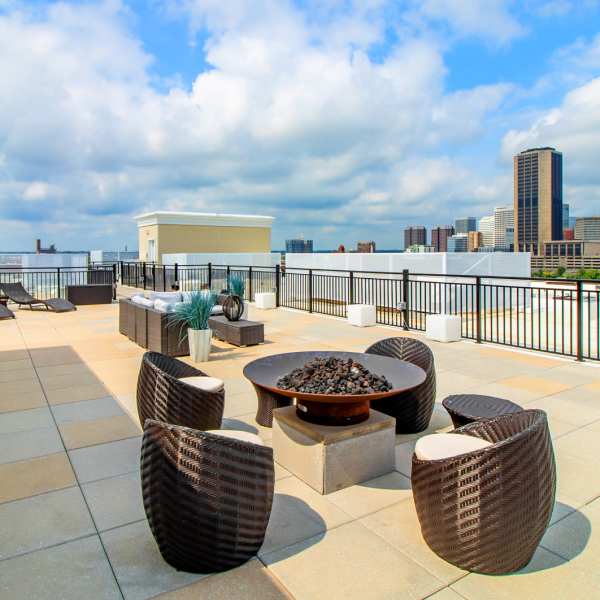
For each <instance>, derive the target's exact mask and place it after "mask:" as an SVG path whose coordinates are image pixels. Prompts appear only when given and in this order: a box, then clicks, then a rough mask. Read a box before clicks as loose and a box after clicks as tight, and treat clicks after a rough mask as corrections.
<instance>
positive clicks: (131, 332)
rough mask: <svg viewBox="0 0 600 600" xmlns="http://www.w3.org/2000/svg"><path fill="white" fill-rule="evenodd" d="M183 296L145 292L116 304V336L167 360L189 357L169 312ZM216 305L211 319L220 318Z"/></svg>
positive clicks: (183, 332)
mask: <svg viewBox="0 0 600 600" xmlns="http://www.w3.org/2000/svg"><path fill="white" fill-rule="evenodd" d="M185 297H186V294H185V292H184V293H183V294H182V293H180V292H149V294H148V297H145V296H142V295H141V294H138V295H136V296H132V297H131V298H126V299H121V300H119V332H120V333H122V334H123V335H126V336H127V337H128V338H129V339H130V340H131V341H132V342H135V343H136V344H137V345H138V346H141V347H142V348H147V349H148V350H151V351H153V352H160V353H161V354H165V355H167V356H187V355H188V354H189V353H190V349H189V343H188V339H187V331H186V328H185V326H184V325H182V324H180V323H174V322H173V319H172V316H171V315H172V312H173V310H174V307H175V306H176V304H177V303H179V302H181V301H182V300H183V298H185ZM222 312H223V310H222V308H221V306H220V305H216V306H215V307H214V309H213V313H212V314H214V315H218V314H222Z"/></svg>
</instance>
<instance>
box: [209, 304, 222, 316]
mask: <svg viewBox="0 0 600 600" xmlns="http://www.w3.org/2000/svg"><path fill="white" fill-rule="evenodd" d="M210 314H211V315H222V314H223V307H222V306H221V305H220V304H215V305H214V306H213V307H212V308H211V309H210Z"/></svg>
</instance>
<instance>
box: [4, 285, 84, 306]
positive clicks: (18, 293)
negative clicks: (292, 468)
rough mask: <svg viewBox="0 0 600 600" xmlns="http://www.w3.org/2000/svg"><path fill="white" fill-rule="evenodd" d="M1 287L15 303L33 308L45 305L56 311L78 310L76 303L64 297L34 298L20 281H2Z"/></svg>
mask: <svg viewBox="0 0 600 600" xmlns="http://www.w3.org/2000/svg"><path fill="white" fill-rule="evenodd" d="M0 288H1V289H2V290H3V292H4V294H5V295H6V296H7V297H8V299H9V300H12V301H13V302H14V303H15V304H18V305H19V306H21V305H23V304H24V305H26V306H29V308H31V309H33V307H34V306H35V305H40V304H41V305H42V306H45V307H46V309H47V310H51V311H54V312H68V311H70V310H77V308H76V307H75V305H74V304H72V303H71V302H69V301H68V300H63V299H62V298H49V299H48V300H38V299H37V298H34V297H33V296H32V295H31V294H30V293H29V292H28V291H27V290H26V289H25V288H24V287H23V284H22V283H20V282H17V283H0Z"/></svg>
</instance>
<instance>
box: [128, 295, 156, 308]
mask: <svg viewBox="0 0 600 600" xmlns="http://www.w3.org/2000/svg"><path fill="white" fill-rule="evenodd" d="M131 301H132V302H135V304H139V305H140V306H145V307H146V308H154V302H153V301H152V300H149V299H148V298H144V296H133V298H132V299H131Z"/></svg>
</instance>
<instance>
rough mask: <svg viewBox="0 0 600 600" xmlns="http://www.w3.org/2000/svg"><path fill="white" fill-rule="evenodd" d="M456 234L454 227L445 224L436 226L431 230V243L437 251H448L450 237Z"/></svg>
mask: <svg viewBox="0 0 600 600" xmlns="http://www.w3.org/2000/svg"><path fill="white" fill-rule="evenodd" d="M451 235H454V227H452V225H445V226H443V227H434V228H433V229H432V230H431V245H432V246H433V247H434V248H435V251H436V252H447V251H448V238H449V237H450V236H451Z"/></svg>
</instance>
